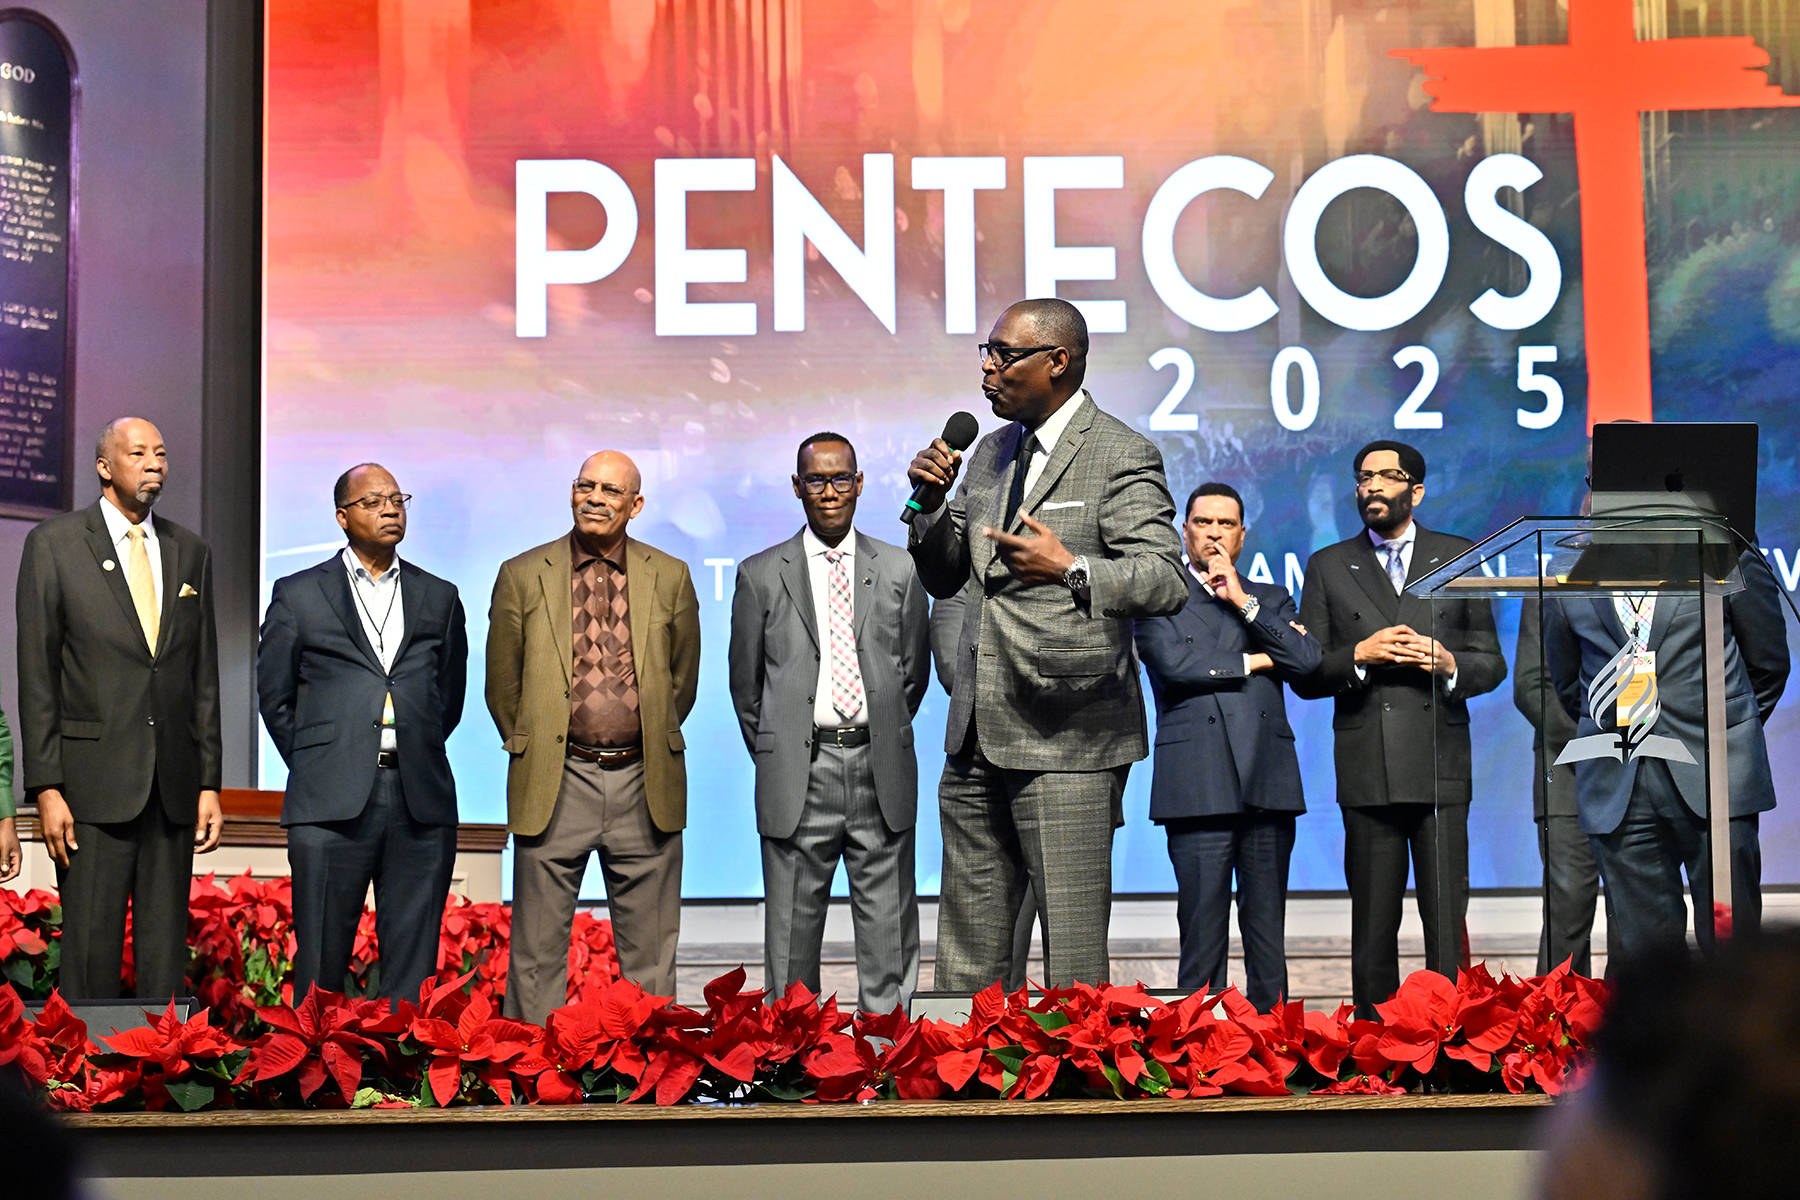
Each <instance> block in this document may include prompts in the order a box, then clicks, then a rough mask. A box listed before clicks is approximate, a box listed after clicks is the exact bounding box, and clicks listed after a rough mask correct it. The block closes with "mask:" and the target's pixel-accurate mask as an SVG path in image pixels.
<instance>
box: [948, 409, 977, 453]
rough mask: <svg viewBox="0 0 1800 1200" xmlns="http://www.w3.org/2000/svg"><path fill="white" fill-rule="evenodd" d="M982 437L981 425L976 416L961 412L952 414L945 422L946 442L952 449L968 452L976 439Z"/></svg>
mask: <svg viewBox="0 0 1800 1200" xmlns="http://www.w3.org/2000/svg"><path fill="white" fill-rule="evenodd" d="M980 435H981V424H980V422H978V421H976V420H975V414H973V413H966V412H959V413H952V414H950V419H949V420H948V421H945V422H944V440H945V441H946V442H948V443H949V444H950V447H951V449H954V450H967V449H968V448H969V446H970V445H971V444H973V443H974V441H975V439H976V438H977V437H979V436H980Z"/></svg>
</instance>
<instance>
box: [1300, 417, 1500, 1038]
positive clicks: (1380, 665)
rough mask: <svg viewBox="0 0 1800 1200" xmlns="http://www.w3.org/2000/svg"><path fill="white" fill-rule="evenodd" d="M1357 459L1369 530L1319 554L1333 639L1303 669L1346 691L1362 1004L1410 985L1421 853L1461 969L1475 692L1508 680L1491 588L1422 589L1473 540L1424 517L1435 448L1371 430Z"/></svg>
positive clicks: (1316, 616)
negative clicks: (1409, 880)
mask: <svg viewBox="0 0 1800 1200" xmlns="http://www.w3.org/2000/svg"><path fill="white" fill-rule="evenodd" d="M1350 469H1351V471H1352V472H1353V474H1354V478H1355V481H1356V508H1357V512H1358V513H1359V514H1360V515H1361V517H1362V520H1363V525H1364V527H1365V528H1364V529H1363V531H1362V532H1360V533H1358V534H1356V535H1355V536H1354V537H1351V538H1348V539H1346V540H1344V541H1342V542H1339V543H1337V544H1336V545H1333V546H1327V547H1325V548H1324V549H1323V550H1320V551H1319V552H1318V553H1316V554H1314V555H1313V556H1312V558H1311V559H1310V560H1309V561H1308V562H1307V564H1306V591H1305V595H1304V596H1303V598H1302V599H1301V602H1300V623H1301V624H1302V625H1304V626H1305V627H1306V628H1307V630H1308V631H1309V632H1310V633H1311V634H1312V636H1313V637H1315V638H1317V639H1318V642H1319V646H1320V647H1321V649H1322V650H1323V651H1324V656H1323V658H1322V659H1321V660H1320V663H1319V669H1318V670H1316V671H1314V672H1313V673H1312V674H1311V675H1309V676H1307V677H1306V678H1305V679H1301V680H1297V681H1296V682H1295V683H1294V694H1295V695H1298V696H1301V697H1304V698H1306V699H1323V698H1325V697H1327V696H1329V697H1331V698H1332V701H1333V704H1334V712H1333V715H1332V721H1331V727H1332V729H1333V730H1334V731H1335V732H1336V738H1335V743H1336V761H1337V798H1338V806H1339V808H1340V809H1341V810H1342V812H1343V817H1344V876H1345V879H1346V881H1347V882H1348V883H1349V885H1350V971H1351V991H1352V994H1353V995H1354V997H1355V1000H1356V1007H1357V1013H1358V1015H1359V1016H1364V1017H1373V1016H1375V1010H1374V1006H1375V1005H1376V1004H1379V1003H1381V1002H1382V1001H1384V1000H1386V999H1387V998H1388V997H1389V996H1391V995H1393V994H1394V992H1395V991H1397V990H1398V989H1399V987H1400V911H1401V905H1402V902H1403V901H1404V899H1405V895H1406V876H1407V867H1408V860H1409V858H1410V860H1411V861H1410V865H1411V868H1412V874H1413V877H1414V881H1415V885H1416V888H1417V900H1418V906H1419V917H1420V920H1421V921H1422V922H1423V923H1424V926H1425V964H1426V966H1427V967H1429V968H1430V969H1432V970H1434V971H1439V972H1442V973H1443V974H1445V975H1448V976H1451V977H1452V978H1454V977H1455V974H1456V969H1457V967H1458V965H1459V964H1460V963H1461V961H1462V928H1463V917H1464V915H1465V913H1466V912H1467V910H1468V903H1469V799H1470V795H1471V787H1470V777H1471V774H1472V772H1471V757H1472V756H1471V751H1470V745H1469V698H1470V697H1471V696H1479V695H1481V694H1483V693H1484V692H1490V691H1492V690H1493V689H1494V688H1496V687H1498V686H1499V685H1500V682H1501V681H1502V680H1504V679H1505V678H1506V660H1505V659H1504V658H1502V657H1501V655H1500V639H1499V636H1498V635H1497V634H1496V633H1495V631H1494V614H1493V609H1492V607H1491V606H1490V605H1489V604H1488V602H1487V601H1486V600H1449V601H1442V600H1440V601H1436V602H1433V601H1429V600H1421V599H1419V598H1418V597H1416V596H1409V595H1407V594H1406V593H1405V591H1404V589H1405V587H1406V585H1407V583H1409V582H1410V581H1412V580H1416V579H1419V578H1422V577H1423V576H1425V575H1429V574H1430V573H1431V572H1432V571H1434V570H1436V569H1437V567H1438V566H1439V565H1441V564H1443V563H1446V562H1449V561H1450V560H1451V559H1452V558H1455V557H1456V556H1457V555H1458V554H1460V553H1462V552H1463V551H1464V550H1465V549H1467V548H1468V547H1469V546H1470V545H1472V544H1473V543H1471V542H1470V541H1469V540H1468V539H1467V538H1460V537H1455V536H1452V535H1451V534H1447V533H1438V532H1436V531H1434V530H1430V529H1426V528H1425V527H1424V526H1422V525H1420V524H1419V523H1418V522H1417V521H1416V520H1414V519H1413V510H1414V508H1415V506H1416V505H1417V504H1418V503H1419V502H1420V501H1421V500H1423V499H1424V498H1425V456H1424V455H1423V454H1420V453H1419V452H1418V451H1417V450H1415V449H1414V448H1413V447H1411V446H1408V445H1405V444H1404V443H1401V442H1390V441H1379V442H1371V443H1370V444H1369V445H1367V446H1364V447H1363V448H1362V449H1361V450H1358V451H1357V452H1356V455H1355V457H1354V458H1352V459H1351V462H1350Z"/></svg>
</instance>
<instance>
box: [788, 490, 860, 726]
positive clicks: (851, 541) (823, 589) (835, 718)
mask: <svg viewBox="0 0 1800 1200" xmlns="http://www.w3.org/2000/svg"><path fill="white" fill-rule="evenodd" d="M800 545H801V548H802V549H804V550H805V551H806V578H807V581H808V582H809V583H810V584H811V585H812V602H813V632H814V633H815V634H816V635H817V636H818V639H819V678H818V682H817V684H816V685H815V686H814V687H813V724H814V725H816V726H818V727H819V728H821V729H836V728H838V727H839V726H841V725H867V724H868V723H869V696H868V687H867V684H866V682H865V684H864V687H863V706H862V708H861V710H859V711H858V712H857V714H856V715H855V716H854V717H846V716H844V715H843V714H842V713H840V712H838V710H837V706H836V705H834V704H832V702H831V608H830V605H831V564H830V563H828V562H826V561H825V552H826V551H827V550H842V551H843V552H844V557H843V558H841V559H839V560H838V561H839V562H840V563H842V564H843V567H844V573H845V575H846V576H847V577H848V578H849V580H850V611H851V621H852V622H854V621H855V619H856V616H855V613H856V527H855V526H854V525H852V526H851V527H850V532H848V533H846V534H845V535H844V540H843V541H841V542H839V543H838V544H837V545H835V546H827V545H826V544H825V543H824V542H821V541H820V540H819V538H818V535H816V534H815V533H813V531H812V526H810V525H808V526H807V527H806V528H805V529H804V530H802V531H801V533H800ZM851 628H852V636H854V630H855V626H854V624H852V627H851ZM861 672H862V666H861V663H860V661H859V662H858V664H857V673H858V674H859V675H860V674H861Z"/></svg>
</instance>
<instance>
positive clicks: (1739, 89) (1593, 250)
mask: <svg viewBox="0 0 1800 1200" xmlns="http://www.w3.org/2000/svg"><path fill="white" fill-rule="evenodd" d="M1389 53H1390V54H1392V55H1393V57H1395V58H1404V59H1406V60H1407V61H1408V62H1410V63H1412V65H1413V66H1415V67H1422V68H1424V71H1425V77H1426V82H1425V91H1426V92H1427V93H1429V94H1430V95H1431V96H1432V97H1433V98H1434V103H1433V104H1432V106H1431V108H1432V111H1433V112H1466V113H1480V112H1567V113H1574V114H1575V167H1576V172H1577V177H1578V179H1579V182H1580V187H1581V262H1582V268H1581V269H1582V275H1583V279H1584V283H1583V287H1584V292H1585V294H1584V297H1583V308H1584V310H1585V311H1584V314H1583V316H1584V323H1585V326H1586V330H1587V362H1588V428H1589V429H1592V428H1593V426H1594V424H1595V423H1596V422H1600V421H1612V420H1618V419H1621V418H1626V419H1630V420H1634V421H1648V420H1650V419H1651V407H1650V287H1649V278H1648V272H1647V270H1646V267H1645V264H1644V165H1643V156H1642V152H1641V150H1640V145H1641V142H1640V136H1639V132H1638V114H1639V113H1641V112H1659V111H1674V110H1683V109H1705V108H1788V107H1794V106H1800V97H1794V96H1787V95H1784V94H1783V93H1782V91H1781V89H1780V88H1779V87H1776V86H1774V85H1773V84H1771V83H1769V82H1768V78H1767V77H1766V76H1765V75H1764V74H1763V73H1762V70H1761V68H1762V67H1764V66H1767V65H1768V62H1769V55H1768V53H1767V52H1766V51H1764V50H1762V49H1761V48H1760V47H1758V46H1757V44H1756V41H1755V39H1754V38H1748V37H1716V38H1668V39H1665V40H1661V41H1652V42H1640V41H1638V40H1637V33H1636V30H1635V28H1634V26H1633V24H1632V0H1569V41H1568V44H1567V45H1563V46H1498V47H1492V48H1482V49H1466V48H1452V49H1419V50H1393V51H1390V52H1389Z"/></svg>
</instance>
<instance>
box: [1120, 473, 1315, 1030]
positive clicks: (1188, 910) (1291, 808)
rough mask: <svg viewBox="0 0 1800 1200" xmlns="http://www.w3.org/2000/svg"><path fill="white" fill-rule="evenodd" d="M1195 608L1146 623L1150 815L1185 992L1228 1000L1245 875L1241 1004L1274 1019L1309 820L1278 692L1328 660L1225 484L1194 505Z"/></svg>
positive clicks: (1211, 486) (1190, 535)
mask: <svg viewBox="0 0 1800 1200" xmlns="http://www.w3.org/2000/svg"><path fill="white" fill-rule="evenodd" d="M1181 528H1182V538H1183V540H1184V541H1185V543H1186V544H1187V552H1188V603H1187V607H1186V608H1184V609H1182V610H1181V611H1180V612H1178V613H1176V614H1175V615H1174V616H1172V617H1151V618H1148V619H1146V620H1142V621H1139V622H1138V623H1137V647H1138V654H1139V655H1140V656H1141V657H1142V658H1143V660H1144V666H1145V667H1146V668H1148V670H1149V672H1150V688H1151V690H1152V691H1153V692H1154V693H1155V694H1156V752H1155V764H1156V770H1155V774H1154V775H1153V776H1152V777H1151V782H1150V819H1151V820H1152V821H1155V822H1156V823H1157V824H1159V825H1161V826H1162V827H1163V829H1164V831H1165V832H1166V833H1167V834H1168V838H1169V861H1170V862H1171V863H1172V864H1173V865H1174V867H1175V885H1176V889H1177V894H1178V899H1177V901H1176V918H1177V921H1178V922H1179V924H1180V927H1181V968H1180V970H1181V975H1180V979H1179V981H1178V982H1179V986H1181V987H1182V988H1183V989H1185V990H1187V991H1190V992H1193V991H1198V990H1199V989H1201V988H1203V987H1210V988H1212V989H1213V990H1214V991H1222V990H1223V989H1224V988H1225V986H1226V984H1227V982H1228V980H1227V977H1226V956H1227V952H1228V950H1229V946H1230V940H1231V933H1230V921H1231V881H1232V876H1233V874H1234V873H1235V875H1236V876H1237V902H1238V928H1239V930H1240V931H1241V932H1242V933H1243V937H1244V973H1245V976H1246V986H1245V988H1244V995H1245V997H1246V998H1247V999H1248V1000H1249V1001H1250V1003H1252V1004H1254V1005H1255V1006H1256V1007H1257V1008H1259V1009H1262V1010H1263V1011H1265V1012H1266V1011H1268V1010H1269V1009H1270V1008H1273V1007H1274V1006H1275V1004H1276V1003H1277V1002H1279V1001H1280V1000H1281V999H1282V997H1284V996H1286V995H1287V947H1286V944H1285V943H1286V914H1287V880H1288V860H1289V858H1290V857H1291V856H1292V855H1293V851H1294V819H1295V818H1296V817H1297V816H1298V815H1299V814H1300V813H1303V812H1305V811H1306V800H1305V798H1304V797H1303V796H1302V794H1301V790H1300V759H1299V756H1298V755H1297V754H1295V752H1294V731H1293V729H1292V728H1290V727H1289V726H1288V721H1287V700H1286V697H1285V696H1283V694H1282V690H1281V685H1282V682H1283V681H1284V680H1293V679H1296V678H1298V677H1300V676H1303V675H1306V674H1307V673H1309V672H1311V671H1312V670H1313V669H1314V668H1316V667H1317V666H1318V665H1319V644H1318V643H1317V642H1315V641H1314V640H1313V639H1312V638H1311V637H1310V636H1309V635H1308V634H1307V633H1306V632H1304V631H1303V630H1302V629H1301V627H1300V625H1299V624H1298V622H1299V614H1298V613H1297V612H1296V611H1295V609H1294V599H1293V597H1292V596H1290V595H1288V591H1287V589H1286V588H1284V587H1278V586H1276V585H1275V584H1272V583H1249V582H1245V581H1244V580H1242V579H1240V578H1239V577H1238V573H1237V569H1236V567H1235V566H1234V565H1233V564H1234V563H1236V562H1237V558H1238V555H1239V554H1240V553H1242V551H1243V549H1244V534H1245V532H1246V530H1245V527H1244V500H1243V497H1241V496H1240V495H1238V492H1237V489H1236V488H1233V487H1232V486H1231V485H1230V484H1226V483H1203V484H1201V485H1200V486H1199V487H1197V488H1195V489H1194V491H1193V494H1192V495H1190V496H1189V497H1188V502H1187V520H1186V521H1184V522H1183V523H1182V527H1181Z"/></svg>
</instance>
